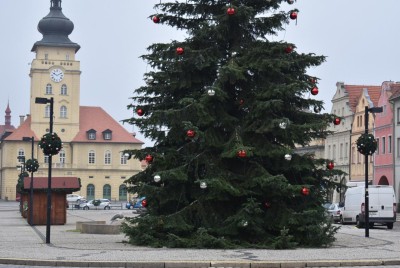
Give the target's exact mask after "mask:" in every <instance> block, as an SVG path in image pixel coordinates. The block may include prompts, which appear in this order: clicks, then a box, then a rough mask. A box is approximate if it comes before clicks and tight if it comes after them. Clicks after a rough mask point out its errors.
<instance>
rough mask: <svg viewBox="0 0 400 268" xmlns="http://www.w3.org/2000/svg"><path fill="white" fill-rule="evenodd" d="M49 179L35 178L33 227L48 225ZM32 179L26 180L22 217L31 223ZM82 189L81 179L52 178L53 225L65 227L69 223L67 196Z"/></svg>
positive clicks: (26, 178)
mask: <svg viewBox="0 0 400 268" xmlns="http://www.w3.org/2000/svg"><path fill="white" fill-rule="evenodd" d="M47 182H48V178H47V177H34V178H33V222H32V224H33V225H46V222H47V186H48V185H47ZM30 184H31V178H30V177H25V178H24V186H23V192H22V195H21V200H22V216H23V217H24V218H26V219H27V221H28V223H29V222H30V218H29V215H30V213H29V210H30V209H31V208H30V207H29V200H30ZM80 188H81V184H80V179H79V178H77V177H52V178H51V189H52V195H51V220H50V222H51V225H63V224H65V223H66V222H67V199H66V195H67V194H70V193H72V192H75V191H79V190H80Z"/></svg>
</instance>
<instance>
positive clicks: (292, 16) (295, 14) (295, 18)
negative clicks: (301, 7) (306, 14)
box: [289, 10, 297, 20]
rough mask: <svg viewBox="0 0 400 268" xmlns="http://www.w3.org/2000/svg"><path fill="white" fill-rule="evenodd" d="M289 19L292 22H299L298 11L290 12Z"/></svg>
mask: <svg viewBox="0 0 400 268" xmlns="http://www.w3.org/2000/svg"><path fill="white" fill-rule="evenodd" d="M289 17H290V19H291V20H297V11H296V10H292V11H290V15H289Z"/></svg>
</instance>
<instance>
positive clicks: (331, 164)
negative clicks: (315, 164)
mask: <svg viewBox="0 0 400 268" xmlns="http://www.w3.org/2000/svg"><path fill="white" fill-rule="evenodd" d="M334 167H335V164H334V163H333V162H329V163H328V164H327V165H326V168H327V169H329V170H332V169H333V168H334Z"/></svg>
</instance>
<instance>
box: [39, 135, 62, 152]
mask: <svg viewBox="0 0 400 268" xmlns="http://www.w3.org/2000/svg"><path fill="white" fill-rule="evenodd" d="M39 147H40V148H41V149H42V151H43V153H44V154H45V155H56V154H58V153H59V152H60V151H61V149H62V147H63V146H62V142H61V139H60V137H58V135H57V134H56V133H54V132H53V133H46V134H44V135H43V137H42V138H41V140H40V141H39Z"/></svg>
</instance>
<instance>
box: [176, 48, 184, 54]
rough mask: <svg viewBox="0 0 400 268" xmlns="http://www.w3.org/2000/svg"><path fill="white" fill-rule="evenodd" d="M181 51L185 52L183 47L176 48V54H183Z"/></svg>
mask: <svg viewBox="0 0 400 268" xmlns="http://www.w3.org/2000/svg"><path fill="white" fill-rule="evenodd" d="M183 53H185V50H184V49H183V47H178V48H176V54H178V55H183Z"/></svg>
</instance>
